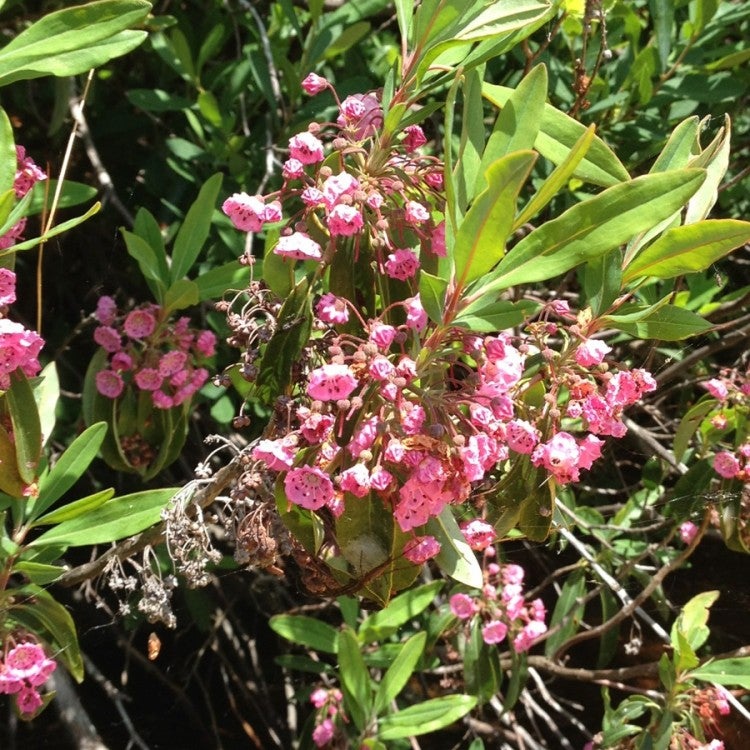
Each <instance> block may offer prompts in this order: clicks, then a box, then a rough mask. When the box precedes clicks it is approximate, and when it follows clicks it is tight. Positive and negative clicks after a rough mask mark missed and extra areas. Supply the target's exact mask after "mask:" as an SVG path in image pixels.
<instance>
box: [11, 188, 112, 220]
mask: <svg viewBox="0 0 750 750" xmlns="http://www.w3.org/2000/svg"><path fill="white" fill-rule="evenodd" d="M56 189H57V180H43V181H42V182H37V183H36V185H34V187H33V188H32V189H31V202H30V203H29V207H28V209H27V212H26V215H27V216H33V215H35V214H39V213H41V212H42V211H44V210H47V211H49V209H50V208H51V207H52V199H53V196H54V194H55V190H56ZM98 192H99V191H98V190H97V189H96V188H94V187H91V185H84V184H83V183H81V182H73V181H71V180H65V182H64V183H63V188H62V193H61V194H60V199H59V201H58V202H57V207H58V208H70V207H71V206H78V205H80V204H81V203H88V202H89V201H90V200H93V199H94V198H96V195H97V193H98Z"/></svg>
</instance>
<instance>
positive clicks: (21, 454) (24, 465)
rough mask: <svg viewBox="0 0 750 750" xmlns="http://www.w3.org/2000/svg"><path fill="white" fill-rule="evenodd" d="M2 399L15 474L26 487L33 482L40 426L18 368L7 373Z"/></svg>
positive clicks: (38, 455)
mask: <svg viewBox="0 0 750 750" xmlns="http://www.w3.org/2000/svg"><path fill="white" fill-rule="evenodd" d="M5 397H6V399H7V401H8V411H9V413H10V419H11V422H12V423H13V440H14V442H15V447H16V466H17V468H18V474H19V476H20V477H21V479H23V481H24V482H26V484H31V483H32V482H33V481H34V480H35V479H36V474H37V465H38V464H39V458H40V456H41V453H42V425H41V422H40V421H39V412H38V410H37V406H36V401H35V400H34V391H32V390H31V384H30V383H29V381H28V380H27V379H26V377H25V376H24V375H23V374H22V373H21V371H20V369H19V370H16V371H15V372H14V373H12V374H11V385H10V388H9V389H8V390H7V391H6V392H5Z"/></svg>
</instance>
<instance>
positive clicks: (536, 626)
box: [513, 620, 547, 654]
mask: <svg viewBox="0 0 750 750" xmlns="http://www.w3.org/2000/svg"><path fill="white" fill-rule="evenodd" d="M546 632H547V626H546V625H545V624H544V623H543V622H542V621H541V620H531V622H527V623H526V625H524V626H523V628H522V629H521V632H520V633H518V635H516V637H515V638H514V639H513V649H514V651H515V652H516V653H517V654H520V653H523V652H524V651H528V650H529V649H530V648H531V647H532V646H533V645H534V642H535V641H536V640H537V639H538V638H540V637H541V636H542V635H544V634H545V633H546Z"/></svg>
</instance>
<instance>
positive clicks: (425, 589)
mask: <svg viewBox="0 0 750 750" xmlns="http://www.w3.org/2000/svg"><path fill="white" fill-rule="evenodd" d="M442 587H443V582H442V581H432V582H431V583H426V584H424V585H423V586H418V587H417V588H414V589H410V590H409V591H405V592H404V593H403V594H399V595H398V596H396V597H394V598H393V599H392V600H391V601H390V602H389V604H388V606H387V607H385V608H384V609H381V610H379V611H377V612H374V613H373V614H371V615H368V616H367V617H366V618H365V619H364V621H363V622H362V624H361V625H360V626H359V633H358V635H359V639H360V641H362V643H372V642H373V641H384V640H385V639H386V638H388V637H389V636H391V635H393V634H394V633H395V632H396V631H397V630H398V629H399V628H400V627H401V626H402V625H404V624H406V623H407V622H410V621H411V620H413V619H414V618H415V617H417V616H418V615H420V614H421V613H422V612H424V610H425V609H427V607H429V606H430V604H431V603H432V601H433V600H434V598H435V596H436V595H437V593H438V591H440V589H441V588H442Z"/></svg>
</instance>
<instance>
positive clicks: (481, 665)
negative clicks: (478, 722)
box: [463, 617, 503, 703]
mask: <svg viewBox="0 0 750 750" xmlns="http://www.w3.org/2000/svg"><path fill="white" fill-rule="evenodd" d="M483 624H484V623H483V622H482V620H481V619H480V618H478V617H476V618H474V619H473V620H472V623H471V631H470V633H469V636H468V638H467V640H466V646H465V648H464V650H463V651H464V653H463V657H464V689H465V690H466V691H467V692H468V693H469V694H470V695H475V696H476V697H477V698H478V699H479V701H480V702H481V703H485V702H486V701H488V700H490V698H492V697H493V696H494V695H496V694H497V691H498V690H499V689H500V683H501V682H502V677H503V673H502V670H501V669H500V660H499V657H498V653H497V648H495V647H494V646H493V647H490V646H488V645H487V644H486V643H485V642H484V638H483V637H482V625H483Z"/></svg>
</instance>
